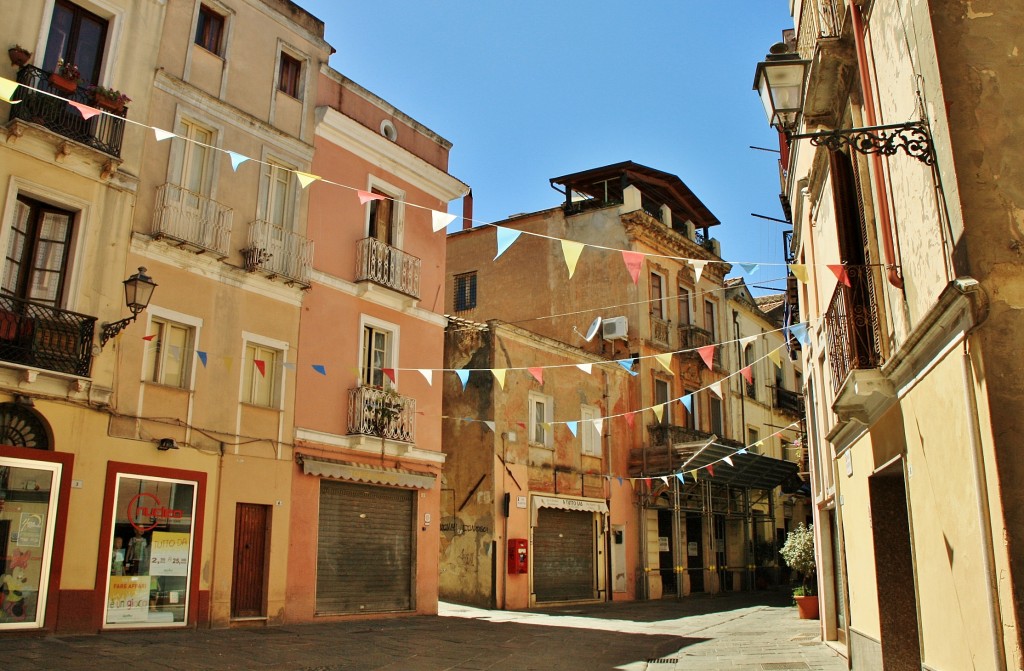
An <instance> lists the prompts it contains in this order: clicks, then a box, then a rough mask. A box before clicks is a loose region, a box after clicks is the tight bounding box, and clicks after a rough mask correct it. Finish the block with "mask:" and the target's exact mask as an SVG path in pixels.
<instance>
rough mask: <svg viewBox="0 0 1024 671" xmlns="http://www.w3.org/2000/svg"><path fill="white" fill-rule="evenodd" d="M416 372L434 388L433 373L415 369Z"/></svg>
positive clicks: (425, 369)
mask: <svg viewBox="0 0 1024 671" xmlns="http://www.w3.org/2000/svg"><path fill="white" fill-rule="evenodd" d="M416 370H418V371H419V372H420V375H422V376H423V379H425V380H426V381H427V384H429V385H430V386H434V371H432V370H431V369H429V368H417V369H416Z"/></svg>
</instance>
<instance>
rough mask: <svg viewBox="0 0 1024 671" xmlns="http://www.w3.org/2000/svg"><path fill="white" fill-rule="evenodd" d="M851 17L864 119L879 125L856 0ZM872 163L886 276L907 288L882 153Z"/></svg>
mask: <svg viewBox="0 0 1024 671" xmlns="http://www.w3.org/2000/svg"><path fill="white" fill-rule="evenodd" d="M848 3H849V5H850V18H851V20H852V21H853V41H854V43H855V44H856V47H857V72H858V74H859V75H860V89H861V93H862V94H863V96H864V100H863V102H864V121H865V123H866V124H867V125H868V126H877V125H879V124H878V121H877V119H876V117H875V98H874V95H873V94H872V89H871V75H870V73H869V72H868V52H867V48H866V47H865V46H864V35H865V28H864V16H863V14H862V13H861V9H860V6H859V5H858V4H857V2H856V0H848ZM871 164H872V166H873V168H874V171H875V179H874V180H873V181H874V186H875V200H876V201H877V208H878V223H879V229H880V231H881V233H882V250H883V253H884V254H885V268H886V276H887V277H888V279H889V284H891V285H892V286H894V287H896V288H897V289H902V288H903V278H902V277H900V275H899V272H898V271H897V270H896V249H895V246H894V244H893V235H892V220H891V218H890V216H889V194H888V192H887V190H886V188H885V173H884V172H883V170H882V157H881V156H880V155H879V154H872V155H871Z"/></svg>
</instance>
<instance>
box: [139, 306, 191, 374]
mask: <svg viewBox="0 0 1024 671" xmlns="http://www.w3.org/2000/svg"><path fill="white" fill-rule="evenodd" d="M154 319H156V320H159V321H162V322H165V323H174V324H177V325H179V326H184V327H186V328H188V329H189V330H190V331H191V333H190V337H189V340H190V342H189V343H188V345H189V347H188V351H187V352H182V353H181V357H182V366H183V370H182V384H181V385H180V386H178V385H167V384H166V383H164V382H162V381H160V382H158V381H154V380H151V379H150V378H149V374H150V372H151V371H150V367H149V365H148V363H149V360H148V359H149V357H148V352H149V347H150V346H153V342H152V341H147V343H146V348H147V350H146V354H144V355H143V357H142V376H141V378H140V379H141V380H142V381H143V382H144V383H146V384H158V385H163V386H169V387H173V388H175V389H186V390H188V391H193V390H194V389H195V381H196V366H195V361H194V359H195V356H196V354H195V353H196V351H197V350H198V349H199V333H200V330H201V329H202V326H203V320H202V318H200V317H194V316H192V315H188V314H185V313H182V312H177V311H175V310H168V309H166V308H162V307H160V306H159V305H150V306H149V307H148V308H147V309H146V335H149V334H150V333H152V332H153V320H154ZM163 355H164V354H163V353H162V352H161V353H160V356H163ZM186 357H187V358H186Z"/></svg>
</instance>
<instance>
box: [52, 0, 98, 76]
mask: <svg viewBox="0 0 1024 671" xmlns="http://www.w3.org/2000/svg"><path fill="white" fill-rule="evenodd" d="M106 43H107V21H106V20H105V19H103V18H101V17H99V16H96V15H95V14H93V13H91V12H87V11H85V10H84V9H82V8H81V7H79V6H78V5H76V4H74V3H71V2H68V1H67V0H57V1H56V2H55V3H54V6H53V17H52V18H51V20H50V34H49V36H48V37H47V40H46V55H45V56H44V57H43V69H44V70H46V71H47V72H53V71H54V70H56V69H57V61H58V60H63V61H65V62H70V63H74V64H75V65H77V66H78V70H79V72H81V74H82V78H83V79H84V80H85V82H84V83H85V84H98V83H99V81H100V69H101V68H102V66H103V49H104V47H105V46H106Z"/></svg>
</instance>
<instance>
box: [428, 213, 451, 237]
mask: <svg viewBox="0 0 1024 671" xmlns="http://www.w3.org/2000/svg"><path fill="white" fill-rule="evenodd" d="M430 219H431V226H432V227H433V229H434V232H435V233H437V232H438V231H443V230H444V229H446V228H448V224H450V223H452V222H453V221H455V215H454V214H448V213H447V212H438V211H437V210H431V211H430Z"/></svg>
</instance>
